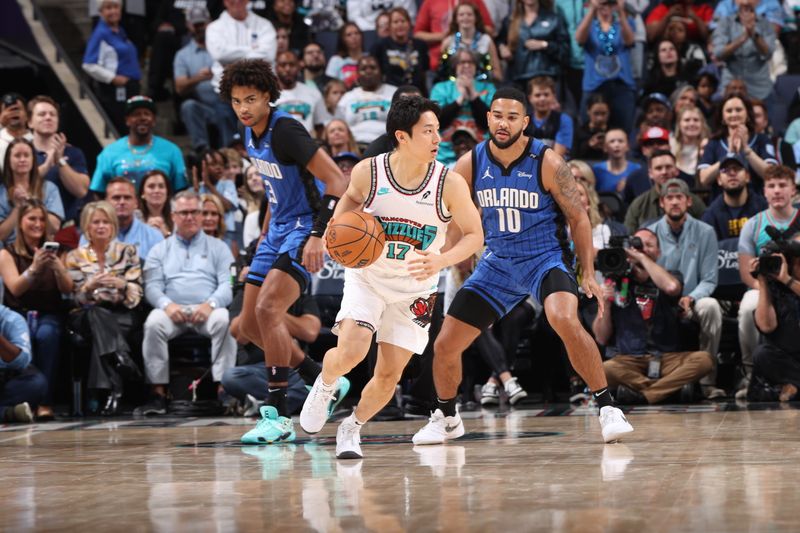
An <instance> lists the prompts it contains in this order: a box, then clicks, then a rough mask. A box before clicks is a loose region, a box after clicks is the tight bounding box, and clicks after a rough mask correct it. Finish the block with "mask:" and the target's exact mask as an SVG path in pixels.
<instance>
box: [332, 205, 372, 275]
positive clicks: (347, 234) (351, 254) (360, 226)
mask: <svg viewBox="0 0 800 533" xmlns="http://www.w3.org/2000/svg"><path fill="white" fill-rule="evenodd" d="M384 239H385V235H384V233H383V226H381V223H380V222H378V220H377V219H376V218H375V217H374V216H372V215H370V214H368V213H364V212H361V211H348V212H347V213H344V214H343V215H341V216H339V217H336V219H335V220H334V224H333V225H331V226H330V227H329V228H328V234H327V243H328V253H329V254H330V255H331V257H332V258H333V260H334V261H336V262H337V263H339V264H340V265H342V266H345V267H347V268H365V267H368V266H369V265H371V264H372V263H374V262H375V261H377V260H378V258H379V257H380V256H381V254H383V243H384Z"/></svg>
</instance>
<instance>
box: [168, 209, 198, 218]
mask: <svg viewBox="0 0 800 533" xmlns="http://www.w3.org/2000/svg"><path fill="white" fill-rule="evenodd" d="M173 213H175V214H176V215H178V216H179V217H183V218H187V217H196V216H197V215H199V214H200V210H199V209H187V210H186V211H173Z"/></svg>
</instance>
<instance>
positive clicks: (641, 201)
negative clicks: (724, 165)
mask: <svg viewBox="0 0 800 533" xmlns="http://www.w3.org/2000/svg"><path fill="white" fill-rule="evenodd" d="M647 171H648V174H649V177H650V181H651V182H652V184H653V186H652V187H650V189H649V190H648V191H646V192H643V193H642V194H640V195H639V196H637V197H636V198H635V199H634V200H633V202H631V204H630V206H628V211H627V212H626V213H625V227H626V228H628V231H630V232H631V233H633V232H634V231H636V230H637V229H638V228H640V227H642V226H643V225H645V224H648V223H650V222H652V221H653V220H656V219H657V218H659V217H661V216H662V215H663V214H664V209H663V207H662V205H661V196H662V194H663V187H664V185H665V184H666V183H667V182H668V181H670V180H672V179H678V178H677V176H678V167H676V166H675V156H674V155H673V154H672V152H670V151H669V150H656V151H654V152H653V153H652V154H651V155H650V159H649V160H648V162H647ZM679 181H681V182H682V183H683V184H684V185H686V191H687V194H688V195H689V198H690V200H691V201H690V202H689V207H688V209H689V213H690V214H691V215H692V216H693V217H694V218H696V219H699V218H700V217H701V216H702V215H703V212H704V211H705V209H706V204H705V203H703V200H701V199H700V197H698V196H697V195H696V194H694V193H691V192H688V191H689V186H688V185H687V184H686V182H685V181H683V180H679Z"/></svg>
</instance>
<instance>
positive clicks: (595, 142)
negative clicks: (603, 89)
mask: <svg viewBox="0 0 800 533" xmlns="http://www.w3.org/2000/svg"><path fill="white" fill-rule="evenodd" d="M586 113H587V115H588V116H589V122H588V123H586V124H585V125H584V127H582V128H578V130H577V131H576V132H575V146H576V150H575V157H580V158H581V159H589V160H591V159H603V158H605V152H604V151H603V146H604V145H605V139H606V131H608V116H609V115H610V114H611V108H610V107H609V105H608V102H607V101H606V99H605V98H604V97H603V95H601V94H594V95H592V96H591V97H590V98H589V100H588V101H587V103H586Z"/></svg>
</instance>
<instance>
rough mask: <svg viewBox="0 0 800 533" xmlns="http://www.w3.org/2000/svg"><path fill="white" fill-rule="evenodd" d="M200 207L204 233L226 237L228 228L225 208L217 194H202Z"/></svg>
mask: <svg viewBox="0 0 800 533" xmlns="http://www.w3.org/2000/svg"><path fill="white" fill-rule="evenodd" d="M200 209H201V214H202V217H203V218H202V227H203V233H205V234H206V235H210V236H211V237H216V238H217V239H224V238H225V232H226V231H228V228H227V227H226V226H225V217H224V216H223V215H224V214H225V208H224V207H223V206H222V202H221V201H220V199H219V196H217V195H216V194H201V195H200Z"/></svg>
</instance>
